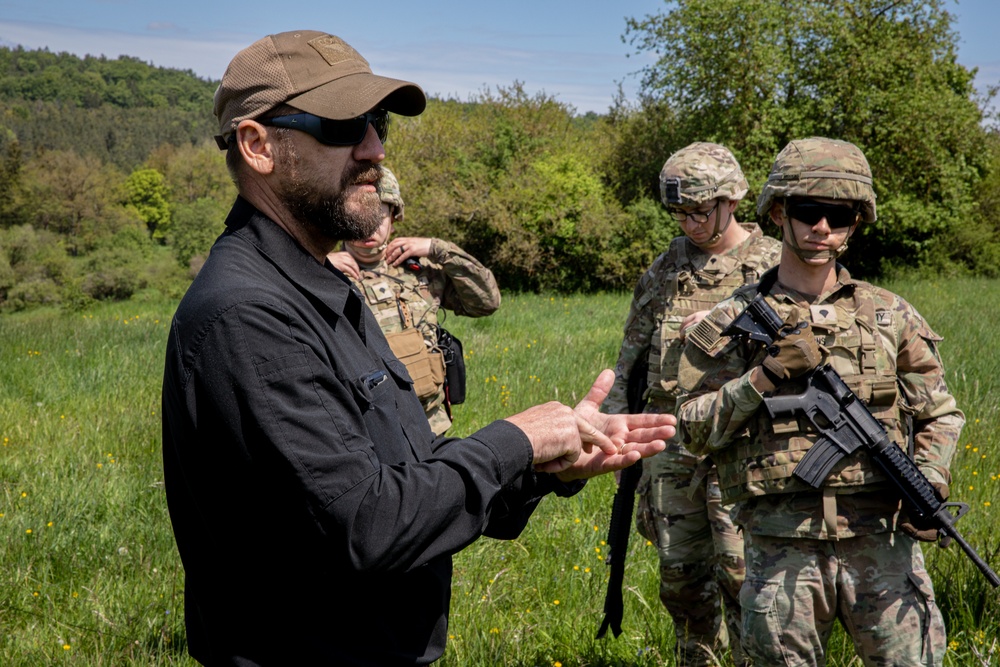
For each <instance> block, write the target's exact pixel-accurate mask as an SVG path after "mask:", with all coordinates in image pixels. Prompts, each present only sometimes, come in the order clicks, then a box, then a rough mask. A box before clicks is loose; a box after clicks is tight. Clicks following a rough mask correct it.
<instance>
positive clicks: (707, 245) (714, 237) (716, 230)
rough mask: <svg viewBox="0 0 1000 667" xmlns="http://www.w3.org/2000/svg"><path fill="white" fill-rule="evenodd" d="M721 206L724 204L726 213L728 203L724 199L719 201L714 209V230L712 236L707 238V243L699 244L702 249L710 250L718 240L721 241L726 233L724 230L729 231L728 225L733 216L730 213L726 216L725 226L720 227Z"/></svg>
mask: <svg viewBox="0 0 1000 667" xmlns="http://www.w3.org/2000/svg"><path fill="white" fill-rule="evenodd" d="M723 204H726V210H727V211H728V210H729V202H728V201H726V200H724V199H722V200H719V204H718V205H717V206H716V207H715V228H714V229H713V230H712V236H711V237H709V239H708V240H707V241H705V242H704V243H702V244H701V245H702V247H704V248H711V247H712V246H714V245H715V244H716V243H718V242H719V239H721V238H722V235H723V234H725V233H726V230H727V229H729V225H730V223H732V221H733V214H732V212H730V213H729V215H727V216H726V224H725V226H723V225H722V205H723Z"/></svg>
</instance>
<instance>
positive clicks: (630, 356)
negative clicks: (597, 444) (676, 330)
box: [601, 256, 662, 415]
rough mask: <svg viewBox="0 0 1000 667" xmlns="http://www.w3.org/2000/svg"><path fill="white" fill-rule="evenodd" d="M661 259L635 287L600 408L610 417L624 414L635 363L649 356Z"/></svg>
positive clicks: (654, 321)
mask: <svg viewBox="0 0 1000 667" xmlns="http://www.w3.org/2000/svg"><path fill="white" fill-rule="evenodd" d="M661 262H662V256H661V258H660V259H659V260H657V261H656V262H654V263H653V265H652V266H651V267H650V268H649V270H648V271H646V272H645V273H644V274H643V275H642V276H641V277H640V278H639V281H638V282H637V283H636V286H635V290H634V292H633V294H632V303H631V305H630V306H629V311H628V317H627V318H626V320H625V329H624V335H623V337H622V346H621V349H620V350H619V352H618V362H617V363H616V364H615V383H614V385H612V387H611V391H609V392H608V397H607V398H606V399H604V404H603V405H602V406H601V409H602V411H603V412H606V413H607V414H611V415H617V414H627V413H628V412H629V406H628V384H629V378H631V377H632V370H633V369H634V368H635V365H636V363H638V362H639V361H640V360H642V359H643V358H644V357H646V356H647V355H648V354H649V346H650V343H651V342H652V340H653V332H654V330H655V328H656V315H657V313H656V303H655V302H656V299H655V298H654V297H655V295H656V287H655V285H656V282H657V281H656V274H657V272H658V271H659V269H658V267H659V266H660V265H661Z"/></svg>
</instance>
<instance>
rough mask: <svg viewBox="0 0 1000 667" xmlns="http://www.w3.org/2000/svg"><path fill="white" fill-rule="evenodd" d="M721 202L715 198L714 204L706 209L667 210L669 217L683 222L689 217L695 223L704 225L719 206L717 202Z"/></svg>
mask: <svg viewBox="0 0 1000 667" xmlns="http://www.w3.org/2000/svg"><path fill="white" fill-rule="evenodd" d="M721 202H722V200H721V199H716V200H715V206H713V207H712V208H711V209H709V210H708V211H685V210H684V209H682V208H668V209H667V212H668V213H670V215H671V217H673V219H674V220H676V221H677V222H684V221H685V220H687V219H688V218H691V219H692V220H693V221H694V222H695V223H696V224H699V225H704V224H705V223H706V222H708V219H709V218H710V217H711V216H712V214H713V213H715V209H717V208H719V204H720V203H721Z"/></svg>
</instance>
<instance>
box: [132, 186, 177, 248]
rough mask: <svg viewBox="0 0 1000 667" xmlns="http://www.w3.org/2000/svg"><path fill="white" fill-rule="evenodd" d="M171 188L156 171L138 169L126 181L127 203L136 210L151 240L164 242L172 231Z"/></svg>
mask: <svg viewBox="0 0 1000 667" xmlns="http://www.w3.org/2000/svg"><path fill="white" fill-rule="evenodd" d="M169 200H170V188H169V187H168V186H167V183H166V180H165V179H164V178H163V174H161V173H160V172H158V171H157V170H156V169H137V170H135V171H133V172H132V173H131V174H129V175H128V178H126V179H125V203H126V204H127V205H128V206H130V207H131V208H132V209H133V210H135V212H136V214H137V215H138V217H139V219H140V220H142V222H143V224H145V225H146V229H148V230H149V235H150V237H151V238H153V239H156V240H159V241H164V240H165V239H166V237H167V234H169V231H170V201H169Z"/></svg>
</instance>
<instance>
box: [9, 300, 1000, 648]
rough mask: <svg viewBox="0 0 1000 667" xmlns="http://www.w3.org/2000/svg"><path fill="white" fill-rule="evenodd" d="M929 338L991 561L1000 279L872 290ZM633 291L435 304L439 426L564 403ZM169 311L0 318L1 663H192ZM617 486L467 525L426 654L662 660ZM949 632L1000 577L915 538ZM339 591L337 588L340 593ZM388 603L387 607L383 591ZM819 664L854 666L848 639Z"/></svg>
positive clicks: (982, 644)
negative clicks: (617, 607)
mask: <svg viewBox="0 0 1000 667" xmlns="http://www.w3.org/2000/svg"><path fill="white" fill-rule="evenodd" d="M887 286H888V287H890V288H891V289H893V290H895V291H897V292H899V293H901V294H903V295H904V296H905V297H906V298H908V299H909V300H911V301H912V302H913V303H914V304H915V305H916V306H917V307H918V309H919V310H920V311H921V312H922V314H924V315H925V316H926V318H927V319H928V320H929V321H930V323H931V324H932V327H933V328H934V329H935V330H936V331H937V332H938V333H939V334H941V335H943V336H944V337H945V342H944V343H943V345H942V347H941V351H942V355H943V357H944V359H945V363H946V367H947V369H948V381H949V385H950V387H951V389H952V391H953V392H954V393H955V394H956V396H957V398H958V401H959V405H960V407H961V408H962V409H963V410H964V411H965V414H966V418H967V424H966V427H965V430H964V432H963V434H962V439H961V443H960V445H959V450H958V453H957V455H956V457H955V460H954V462H953V465H952V471H953V474H954V482H953V485H952V499H954V500H961V501H964V502H967V503H969V505H971V507H972V510H971V511H970V512H969V514H968V515H967V516H966V517H965V518H963V519H962V521H961V522H960V523H959V527H960V528H961V529H962V531H963V534H964V535H965V537H966V538H967V539H968V540H969V541H970V542H971V543H972V544H973V546H975V547H976V548H977V549H978V550H979V553H980V555H982V556H983V557H984V558H986V559H987V560H988V561H989V562H990V563H991V564H992V565H993V567H994V569H1000V535H998V531H997V530H996V529H997V526H998V521H997V516H998V514H997V513H998V512H1000V458H998V457H1000V454H998V452H997V445H998V440H1000V436H998V435H997V432H998V427H1000V424H998V421H1000V416H998V409H997V403H998V399H1000V354H998V353H997V352H996V350H997V349H998V347H1000V333H997V324H996V320H994V319H993V316H991V315H990V313H997V312H1000V284H998V283H996V282H989V281H985V280H947V281H946V280H941V281H919V282H916V281H914V282H900V283H894V284H892V285H887ZM628 304H629V295H627V294H598V295H589V296H575V295H574V296H560V295H523V294H507V295H505V296H504V303H503V306H502V307H501V309H500V311H499V312H498V313H497V314H496V315H494V316H492V317H489V318H485V319H481V320H470V319H465V318H458V317H450V318H448V319H446V321H445V326H446V327H447V328H449V329H450V330H451V331H453V332H454V333H455V334H456V335H457V336H458V337H459V338H460V339H461V340H462V341H463V343H464V345H465V353H466V357H467V367H468V369H469V389H468V400H467V402H466V403H465V404H463V405H461V406H456V408H455V416H456V421H455V426H454V427H453V430H452V432H451V434H454V435H461V434H464V433H468V432H470V431H472V430H475V429H476V428H479V427H480V426H483V425H484V424H486V423H488V422H490V421H492V420H494V419H497V418H500V417H502V416H504V415H507V414H510V413H513V412H516V411H518V410H520V409H523V408H526V407H528V406H530V405H533V404H536V403H539V402H543V401H547V400H553V399H555V400H560V401H563V402H566V403H570V404H572V403H575V402H576V401H577V400H579V399H580V398H581V397H582V396H583V394H584V393H586V391H587V389H588V387H589V386H590V383H591V382H592V381H593V378H594V377H595V376H596V375H597V374H598V372H599V371H600V370H601V369H603V368H606V367H610V366H611V365H613V363H614V360H615V356H616V354H617V349H618V345H619V344H620V340H621V325H622V323H623V321H624V318H625V315H626V312H627V309H628ZM175 306H176V302H175V301H170V300H166V299H163V298H161V297H158V296H156V295H155V294H140V295H138V296H137V297H135V298H133V299H132V300H131V301H129V302H124V303H117V304H102V305H99V306H97V307H95V308H93V309H91V310H88V311H86V312H83V313H79V312H77V313H68V312H62V311H54V310H53V311H42V310H38V311H32V312H28V313H22V314H14V315H3V316H0V590H2V593H0V628H2V632H0V664H2V665H5V666H21V665H24V666H34V665H63V664H65V665H87V666H100V665H116V666H117V665H136V666H152V665H185V666H187V665H194V664H195V663H194V661H193V660H191V659H190V658H189V657H188V656H187V654H186V644H185V638H184V630H183V618H182V617H183V569H182V568H181V565H180V560H179V557H178V556H177V552H176V548H175V546H174V542H173V536H172V533H171V530H170V523H169V519H168V515H167V509H166V502H165V498H164V493H163V482H162V480H163V473H162V467H161V463H160V384H161V373H162V363H163V350H164V345H165V339H166V335H167V327H168V323H169V320H170V317H171V315H172V312H173V309H174V307H175ZM613 493H614V481H613V479H611V478H610V477H609V476H605V477H603V478H600V479H596V480H592V481H591V482H590V483H589V484H588V485H587V487H586V488H585V489H584V490H583V492H581V493H580V494H578V495H577V496H575V497H573V498H569V499H559V498H547V499H545V500H544V501H543V502H542V504H541V506H540V507H539V509H538V510H537V511H536V513H535V515H534V517H533V518H532V520H531V522H530V524H529V526H528V528H527V529H526V530H525V531H524V533H523V534H522V535H521V536H520V537H519V538H518V539H516V540H513V541H504V542H501V541H493V540H480V541H479V542H477V543H476V544H474V545H472V546H471V547H469V548H468V549H466V550H465V551H464V552H462V553H461V554H459V555H458V556H457V558H456V559H455V577H454V585H453V592H452V595H453V601H452V616H451V626H450V635H451V637H450V641H449V645H448V649H447V651H446V653H445V656H444V658H443V659H442V660H441V662H440V663H439V664H440V665H443V666H447V667H457V666H459V665H463V666H464V665H507V666H511V667H536V666H537V667H574V666H584V665H588V666H604V667H612V666H624V665H640V666H653V665H673V664H674V661H673V659H672V657H671V656H672V646H673V630H672V627H671V624H670V621H669V620H668V618H667V616H666V614H665V613H664V611H663V610H662V607H661V606H660V603H659V600H658V598H657V586H658V585H657V562H656V553H655V549H654V548H653V547H652V546H651V545H649V544H648V543H646V542H645V541H644V540H642V539H641V538H639V537H638V536H637V535H633V539H632V541H631V543H630V553H629V560H628V565H627V568H626V573H625V578H626V590H625V606H626V614H625V620H624V623H623V627H624V633H623V634H622V636H620V637H618V638H617V639H615V638H612V637H610V636H609V637H608V638H605V639H602V640H597V639H595V637H594V635H595V633H596V631H597V628H598V627H599V625H600V622H601V619H602V618H603V612H602V607H603V602H604V592H605V587H606V580H607V567H606V565H605V564H604V556H605V555H606V550H607V546H606V544H605V543H604V540H605V539H606V537H607V522H608V517H609V513H610V506H611V498H612V495H613ZM925 553H926V554H927V556H928V561H929V567H930V570H931V574H932V576H933V578H934V584H935V588H936V590H937V595H938V599H939V605H940V606H941V608H942V611H943V613H944V615H945V620H946V622H947V624H948V629H949V640H950V646H949V652H948V656H947V658H946V663H945V664H946V665H950V666H960V665H961V666H966V665H969V666H976V667H981V666H983V665H995V664H1000V627H998V624H997V622H996V619H997V618H998V617H1000V591H994V590H992V589H991V588H990V587H989V585H988V584H987V583H986V581H985V579H984V578H983V577H982V576H981V575H980V574H979V573H978V571H977V570H976V569H975V568H974V567H973V566H972V565H971V563H969V562H968V560H967V559H966V558H965V557H964V555H963V554H962V553H961V551H960V550H959V549H957V548H955V547H952V548H949V549H947V550H941V549H938V548H936V547H933V546H932V547H925ZM334 603H340V604H349V601H347V600H342V601H334ZM386 603H387V604H391V603H392V601H391V600H387V601H386ZM828 664H829V665H834V666H840V665H842V666H846V665H851V664H860V663H857V662H856V661H855V660H854V658H853V649H852V647H851V646H850V642H849V641H848V640H847V639H846V638H845V636H844V635H843V633H842V632H837V633H836V634H835V635H834V637H833V639H832V641H831V645H830V657H829V660H828Z"/></svg>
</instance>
